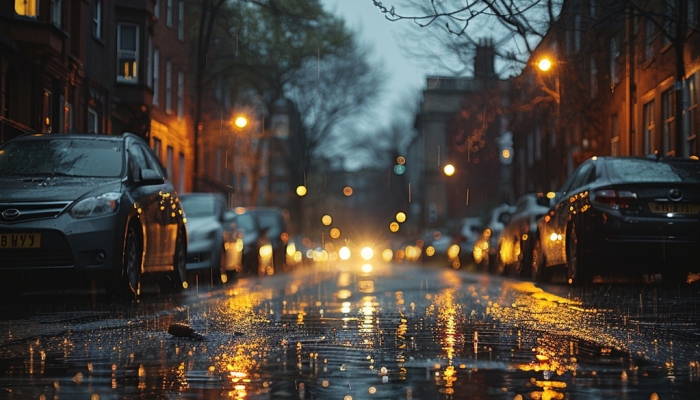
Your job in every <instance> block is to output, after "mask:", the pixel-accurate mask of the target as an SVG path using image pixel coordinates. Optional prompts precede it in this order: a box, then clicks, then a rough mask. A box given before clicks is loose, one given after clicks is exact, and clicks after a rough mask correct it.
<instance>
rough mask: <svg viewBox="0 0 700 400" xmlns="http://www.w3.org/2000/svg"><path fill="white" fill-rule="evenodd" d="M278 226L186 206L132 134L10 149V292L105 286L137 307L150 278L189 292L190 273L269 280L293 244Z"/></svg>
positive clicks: (0, 184) (3, 205)
mask: <svg viewBox="0 0 700 400" xmlns="http://www.w3.org/2000/svg"><path fill="white" fill-rule="evenodd" d="M280 218H281V213H280V212H279V211H278V210H256V211H253V210H242V209H241V210H239V212H236V211H231V210H227V209H226V207H225V202H222V201H221V197H219V196H216V195H199V194H196V195H186V196H180V197H178V194H177V193H176V191H175V188H174V186H173V184H172V182H171V181H170V180H169V179H168V178H167V172H166V169H165V168H164V166H163V165H162V163H161V162H160V160H159V159H158V157H157V156H156V155H155V153H154V152H153V150H152V149H150V148H149V147H148V144H147V143H146V142H145V141H144V140H142V139H141V138H139V137H138V136H136V135H133V134H128V133H127V134H123V135H95V134H25V135H22V136H19V137H17V138H14V139H12V140H9V141H7V142H5V143H4V144H2V145H1V146H0V292H2V293H3V294H4V293H11V292H16V291H17V290H24V289H28V290H32V289H34V288H39V287H41V288H42V289H44V288H45V289H49V290H54V289H55V290H60V289H62V288H61V287H62V286H71V287H72V286H74V285H75V284H76V283H77V284H78V285H79V286H81V287H87V288H90V287H94V284H95V283H97V285H99V286H100V287H101V288H104V289H107V291H108V292H110V293H113V294H115V295H118V296H124V297H131V298H133V297H135V296H137V295H138V294H139V293H140V292H141V287H142V282H143V279H144V278H146V277H147V278H149V279H151V278H152V280H154V281H156V282H157V283H158V284H159V286H160V288H161V290H172V291H179V290H182V289H183V288H185V287H187V285H188V281H187V280H188V274H189V273H190V271H196V270H202V269H206V268H209V269H210V270H212V271H213V273H212V274H211V275H212V277H213V279H220V278H217V277H221V276H222V274H220V273H217V271H218V272H224V274H223V276H227V275H228V276H230V275H231V274H233V273H234V271H238V270H242V271H243V272H247V273H269V268H278V265H281V264H283V261H280V260H283V257H284V249H285V248H286V245H287V243H286V240H285V239H286V232H285V228H283V226H284V225H283V224H282V222H280ZM268 245H269V248H268V247H266V246H268ZM261 249H267V250H263V251H261ZM266 252H267V253H266ZM256 261H257V263H256Z"/></svg>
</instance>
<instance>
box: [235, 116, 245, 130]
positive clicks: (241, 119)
mask: <svg viewBox="0 0 700 400" xmlns="http://www.w3.org/2000/svg"><path fill="white" fill-rule="evenodd" d="M233 123H234V124H235V125H236V127H238V128H245V127H246V126H247V125H248V119H247V118H246V117H243V116H239V117H236V120H235V121H233Z"/></svg>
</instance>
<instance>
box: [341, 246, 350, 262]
mask: <svg viewBox="0 0 700 400" xmlns="http://www.w3.org/2000/svg"><path fill="white" fill-rule="evenodd" d="M338 256H339V257H340V259H341V260H344V261H347V260H348V259H350V249H349V248H348V246H343V247H341V248H340V250H338Z"/></svg>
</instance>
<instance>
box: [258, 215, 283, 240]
mask: <svg viewBox="0 0 700 400" xmlns="http://www.w3.org/2000/svg"><path fill="white" fill-rule="evenodd" d="M258 221H259V223H260V227H261V228H263V229H267V230H268V232H269V233H270V234H273V235H276V234H279V233H282V230H283V227H282V226H281V225H280V223H279V220H278V219H277V218H276V217H275V215H274V214H270V213H260V214H259V215H258Z"/></svg>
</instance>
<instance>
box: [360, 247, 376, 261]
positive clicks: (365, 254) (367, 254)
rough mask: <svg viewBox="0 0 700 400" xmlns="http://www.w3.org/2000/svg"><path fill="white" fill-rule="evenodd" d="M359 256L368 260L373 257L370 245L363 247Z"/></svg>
mask: <svg viewBox="0 0 700 400" xmlns="http://www.w3.org/2000/svg"><path fill="white" fill-rule="evenodd" d="M360 256H362V258H363V259H364V260H370V259H371V258H372V257H374V250H372V248H371V247H363V248H362V250H361V251H360Z"/></svg>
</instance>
